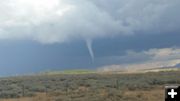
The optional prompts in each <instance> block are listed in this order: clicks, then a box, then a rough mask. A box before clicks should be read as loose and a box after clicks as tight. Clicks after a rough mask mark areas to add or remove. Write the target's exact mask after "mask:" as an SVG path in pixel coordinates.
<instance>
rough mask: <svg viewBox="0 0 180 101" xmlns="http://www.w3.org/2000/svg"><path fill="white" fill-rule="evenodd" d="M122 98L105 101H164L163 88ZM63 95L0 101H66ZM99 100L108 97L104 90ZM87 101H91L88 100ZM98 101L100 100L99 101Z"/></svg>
mask: <svg viewBox="0 0 180 101" xmlns="http://www.w3.org/2000/svg"><path fill="white" fill-rule="evenodd" d="M121 96H122V98H120V99H114V100H113V98H112V100H105V101H121V100H122V101H164V88H163V87H156V88H154V89H152V90H148V91H146V90H136V91H129V90H125V91H124V93H122V94H121ZM63 97H64V95H61V94H60V93H59V94H54V95H53V94H51V95H46V94H45V93H38V94H36V96H34V97H22V98H16V99H1V100H0V101H66V100H63ZM97 97H99V98H100V99H103V98H104V99H105V98H106V97H108V92H107V91H106V90H105V89H104V90H101V92H100V93H99V95H97ZM57 98H58V99H57ZM69 100H70V101H74V99H73V98H69ZM88 101H92V100H91V99H89V100H88ZM93 101H94V100H93ZM97 101H98V100H97ZM99 101H100V100H99Z"/></svg>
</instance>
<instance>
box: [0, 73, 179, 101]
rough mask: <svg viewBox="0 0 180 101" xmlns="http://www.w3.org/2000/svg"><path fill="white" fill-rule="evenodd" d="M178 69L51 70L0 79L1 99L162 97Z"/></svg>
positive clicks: (152, 100)
mask: <svg viewBox="0 0 180 101" xmlns="http://www.w3.org/2000/svg"><path fill="white" fill-rule="evenodd" d="M179 77H180V71H163V72H149V73H133V74H128V73H127V74H96V73H92V74H91V73H87V74H85V73H83V74H72V73H70V74H51V75H49V74H48V75H34V76H21V77H20V76H19V77H8V78H1V79H0V98H1V99H0V101H164V86H165V85H167V84H180V78H179Z"/></svg>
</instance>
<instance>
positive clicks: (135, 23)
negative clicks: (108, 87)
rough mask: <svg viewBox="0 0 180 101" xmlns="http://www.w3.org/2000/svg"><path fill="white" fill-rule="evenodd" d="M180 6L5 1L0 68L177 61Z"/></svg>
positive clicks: (167, 2) (164, 0) (168, 1)
mask: <svg viewBox="0 0 180 101" xmlns="http://www.w3.org/2000/svg"><path fill="white" fill-rule="evenodd" d="M179 5H180V1H179V0H138V1H137V0H75V1H74V0H38V1H37V0H5V1H1V3H0V69H1V72H0V73H1V74H2V75H11V74H12V75H14V74H16V73H17V74H22V73H31V72H39V71H44V70H57V69H58V70H64V69H78V68H84V69H96V68H101V67H103V68H110V69H111V68H113V66H114V65H116V68H117V67H118V68H122V67H133V66H142V67H143V66H144V67H148V66H152V65H150V63H154V65H153V66H155V67H160V66H174V65H177V64H179V63H180V61H179V59H180V56H179V51H180V50H179V47H180V44H179V43H180V41H179V38H180V34H179V32H180V30H179V29H180V28H179V26H180V20H179V18H180V13H179V9H180V7H179ZM155 53H159V54H155ZM164 58H167V59H164Z"/></svg>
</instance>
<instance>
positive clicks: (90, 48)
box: [86, 39, 94, 62]
mask: <svg viewBox="0 0 180 101" xmlns="http://www.w3.org/2000/svg"><path fill="white" fill-rule="evenodd" d="M86 45H87V48H88V51H89V54H90V56H91V59H92V62H94V52H93V49H92V40H88V39H87V40H86Z"/></svg>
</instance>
